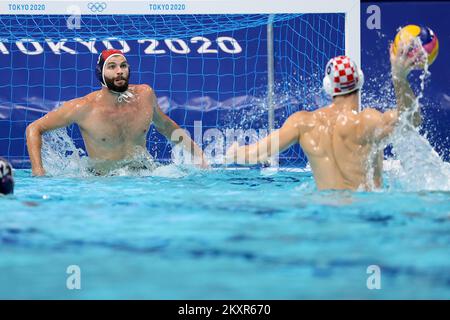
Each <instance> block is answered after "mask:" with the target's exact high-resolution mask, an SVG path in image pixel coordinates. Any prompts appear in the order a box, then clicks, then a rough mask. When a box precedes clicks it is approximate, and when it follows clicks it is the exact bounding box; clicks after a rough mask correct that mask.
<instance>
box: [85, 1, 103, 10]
mask: <svg viewBox="0 0 450 320" xmlns="http://www.w3.org/2000/svg"><path fill="white" fill-rule="evenodd" d="M87 7H88V9H89V10H91V11H92V12H102V11H103V10H105V9H106V2H89V3H88V5H87Z"/></svg>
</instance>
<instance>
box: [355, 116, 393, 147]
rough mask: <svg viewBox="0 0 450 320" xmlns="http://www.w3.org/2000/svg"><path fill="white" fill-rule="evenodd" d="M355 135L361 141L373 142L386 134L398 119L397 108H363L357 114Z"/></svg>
mask: <svg viewBox="0 0 450 320" xmlns="http://www.w3.org/2000/svg"><path fill="white" fill-rule="evenodd" d="M357 120H358V121H357V123H358V126H357V132H356V136H357V138H358V139H359V140H361V142H375V141H376V140H381V139H383V138H385V137H386V136H388V135H389V134H390V133H391V132H392V130H393V129H394V126H395V124H396V123H397V120H398V113H397V110H396V109H394V110H388V111H385V112H381V111H378V110H376V109H374V108H365V109H364V110H363V111H361V112H360V113H359V114H358V116H357Z"/></svg>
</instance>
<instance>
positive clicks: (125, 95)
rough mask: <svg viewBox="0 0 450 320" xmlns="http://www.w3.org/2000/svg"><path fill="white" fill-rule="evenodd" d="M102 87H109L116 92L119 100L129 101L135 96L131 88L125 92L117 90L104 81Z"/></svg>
mask: <svg viewBox="0 0 450 320" xmlns="http://www.w3.org/2000/svg"><path fill="white" fill-rule="evenodd" d="M102 87H105V88H107V89H108V90H109V91H110V92H112V93H114V94H115V95H116V96H117V102H119V103H121V102H123V101H125V102H128V101H129V99H131V98H133V97H134V94H133V93H132V92H131V91H130V90H125V91H124V92H117V91H114V90H111V89H110V88H108V86H106V85H104V84H103V83H102Z"/></svg>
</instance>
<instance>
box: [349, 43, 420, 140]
mask: <svg viewBox="0 0 450 320" xmlns="http://www.w3.org/2000/svg"><path fill="white" fill-rule="evenodd" d="M389 54H390V61H391V73H392V83H393V85H394V90H395V97H396V101H397V106H396V109H393V110H389V111H386V112H384V113H381V112H379V111H377V110H375V109H372V108H367V109H365V110H363V111H362V112H361V114H360V117H361V121H360V125H359V128H358V133H357V135H358V137H359V138H360V140H361V141H362V140H367V141H368V140H381V139H384V138H385V137H386V136H388V135H389V134H390V133H392V131H393V129H394V127H395V125H396V124H397V122H398V120H399V118H400V117H401V116H402V115H405V116H406V117H407V118H406V119H407V121H408V122H409V123H411V124H412V125H413V126H414V127H418V126H419V125H420V124H421V122H422V119H421V115H420V111H419V106H416V103H417V101H416V96H415V95H414V92H413V91H412V89H411V87H410V84H409V82H408V74H409V73H410V72H411V70H412V69H413V67H414V65H416V64H420V63H422V62H423V59H424V58H425V57H424V56H423V53H422V51H421V50H417V51H416V53H414V55H413V56H408V48H407V45H406V44H402V45H401V46H400V48H399V50H398V51H397V53H396V54H394V51H393V49H392V46H391V48H390V51H389ZM416 110H417V111H416ZM413 111H414V113H413ZM408 113H409V114H408Z"/></svg>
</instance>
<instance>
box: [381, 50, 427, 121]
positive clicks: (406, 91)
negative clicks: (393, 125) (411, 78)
mask: <svg viewBox="0 0 450 320" xmlns="http://www.w3.org/2000/svg"><path fill="white" fill-rule="evenodd" d="M409 46H410V45H409V44H402V45H401V46H400V48H399V50H398V51H397V54H394V50H393V47H392V45H391V48H390V52H389V53H390V60H391V73H392V83H393V84H394V90H395V97H396V101H397V112H398V116H399V117H400V116H401V115H402V114H404V113H405V114H406V115H407V116H409V118H408V121H410V122H411V124H412V125H413V126H414V127H418V126H419V125H420V124H421V122H422V119H421V115H420V112H419V106H416V103H418V102H417V100H416V96H415V95H414V92H413V91H412V89H411V87H410V85H409V82H408V74H409V73H410V72H411V70H412V69H413V67H414V66H415V65H417V64H421V63H423V61H424V59H426V56H425V55H424V53H423V51H422V50H416V51H415V53H414V54H413V56H408V52H409ZM415 110H417V111H415ZM412 111H415V113H414V114H412V113H411V112H412ZM408 112H409V113H411V114H410V115H408Z"/></svg>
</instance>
